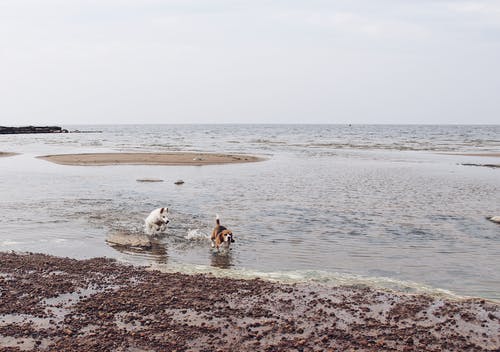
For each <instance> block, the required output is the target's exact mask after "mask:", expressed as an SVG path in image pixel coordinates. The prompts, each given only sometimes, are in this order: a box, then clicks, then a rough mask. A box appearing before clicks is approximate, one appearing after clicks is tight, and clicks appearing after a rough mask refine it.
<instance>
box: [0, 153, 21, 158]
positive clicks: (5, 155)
mask: <svg viewBox="0 0 500 352" xmlns="http://www.w3.org/2000/svg"><path fill="white" fill-rule="evenodd" d="M14 155H17V153H7V152H0V158H3V157H7V156H14Z"/></svg>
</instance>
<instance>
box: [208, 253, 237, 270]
mask: <svg viewBox="0 0 500 352" xmlns="http://www.w3.org/2000/svg"><path fill="white" fill-rule="evenodd" d="M210 265H211V266H214V267H216V268H219V269H229V268H230V267H232V266H233V256H232V252H231V250H227V251H226V250H224V251H219V252H216V251H213V250H212V251H210Z"/></svg>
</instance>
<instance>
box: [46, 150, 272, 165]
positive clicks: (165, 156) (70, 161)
mask: <svg viewBox="0 0 500 352" xmlns="http://www.w3.org/2000/svg"><path fill="white" fill-rule="evenodd" d="M37 158H39V159H43V160H47V161H50V162H53V163H56V164H60V165H76V166H106V165H171V166H179V165H190V166H202V165H217V164H237V163H250V162H257V161H263V160H264V159H263V158H260V157H256V156H252V155H241V154H219V153H213V154H212V153H191V152H177V153H85V154H57V155H44V156H38V157H37Z"/></svg>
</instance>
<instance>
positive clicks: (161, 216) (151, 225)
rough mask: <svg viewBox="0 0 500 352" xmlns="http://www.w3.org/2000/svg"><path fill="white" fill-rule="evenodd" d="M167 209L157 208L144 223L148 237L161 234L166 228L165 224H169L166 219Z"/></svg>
mask: <svg viewBox="0 0 500 352" xmlns="http://www.w3.org/2000/svg"><path fill="white" fill-rule="evenodd" d="M167 213H168V208H158V209H155V210H153V211H152V212H151V213H150V214H149V215H148V217H147V218H146V220H144V222H145V227H146V233H148V234H149V235H154V234H156V233H158V232H163V231H165V229H166V228H167V224H168V223H169V222H170V220H169V218H168V217H167Z"/></svg>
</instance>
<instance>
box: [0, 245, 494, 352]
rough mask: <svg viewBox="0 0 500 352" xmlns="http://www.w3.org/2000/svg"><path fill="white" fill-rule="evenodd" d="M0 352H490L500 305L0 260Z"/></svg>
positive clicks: (27, 258) (105, 263)
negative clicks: (46, 351) (38, 351)
mask: <svg viewBox="0 0 500 352" xmlns="http://www.w3.org/2000/svg"><path fill="white" fill-rule="evenodd" d="M0 297H1V300H0V346H1V347H2V351H23V350H24V351H30V350H41V351H43V350H51V351H187V350H189V351H346V350H356V351H488V350H490V351H493V350H498V349H499V348H500V340H499V332H500V305H499V304H497V303H494V302H489V301H485V300H481V299H462V300H451V299H449V298H440V297H433V296H427V295H410V294H401V293H394V292H388V291H387V292H386V291H378V290H375V289H373V288H369V287H364V286H355V287H354V286H343V287H325V286H320V285H312V284H295V285H290V284H281V283H273V282H269V281H263V280H258V279H254V280H238V279H228V278H215V277H213V276H210V275H201V274H199V275H185V274H180V273H161V272H158V271H152V270H145V269H144V268H140V267H132V266H127V265H123V264H119V263H117V262H115V261H113V260H111V259H103V258H95V259H90V260H74V259H67V258H57V257H52V256H47V255H42V254H29V255H24V254H23V255H20V254H14V253H0Z"/></svg>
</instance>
